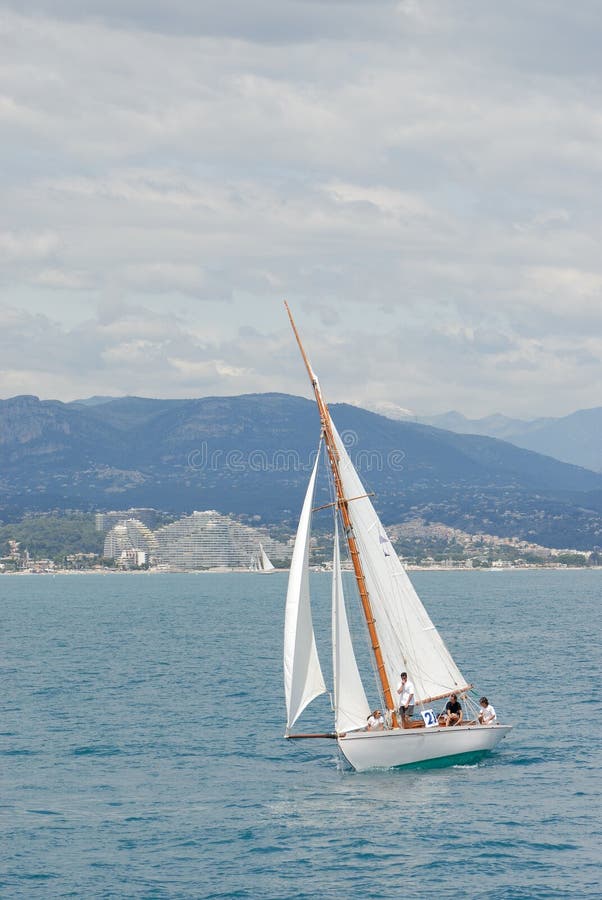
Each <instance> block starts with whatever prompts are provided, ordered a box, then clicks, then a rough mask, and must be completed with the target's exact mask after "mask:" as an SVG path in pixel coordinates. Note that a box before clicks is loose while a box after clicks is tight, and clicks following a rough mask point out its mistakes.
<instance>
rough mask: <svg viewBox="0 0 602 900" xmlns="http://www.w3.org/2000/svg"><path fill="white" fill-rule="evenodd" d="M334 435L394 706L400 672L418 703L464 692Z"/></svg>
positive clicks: (449, 655)
mask: <svg viewBox="0 0 602 900" xmlns="http://www.w3.org/2000/svg"><path fill="white" fill-rule="evenodd" d="M332 430H333V435H334V440H335V445H336V448H337V451H338V453H339V457H340V458H339V471H340V474H341V481H342V486H343V493H344V496H345V497H346V498H348V499H350V500H351V502H350V503H349V507H348V509H349V516H350V519H351V523H352V525H353V533H354V535H355V538H356V541H357V544H358V549H359V551H360V556H361V559H362V565H363V569H364V575H365V578H366V586H367V589H368V594H369V596H370V603H371V606H372V612H373V615H374V618H375V623H376V632H377V634H378V640H379V643H380V647H381V650H382V654H383V658H384V663H385V669H386V672H387V677H388V680H389V684H390V686H391V690H392V692H393V697H394V700H397V695H396V694H395V689H396V687H397V684H398V683H399V675H400V672H401V671H407V672H408V673H409V676H410V678H411V680H412V681H413V682H414V686H415V688H416V700H417V702H419V701H420V700H425V699H427V698H428V697H435V696H440V695H443V694H444V693H446V692H451V691H453V690H460V689H462V688H464V687H466V680H465V679H464V677H463V675H462V674H461V672H460V670H459V669H458V667H457V666H456V664H455V662H454V660H453V659H452V657H451V654H450V652H449V650H448V649H447V647H446V646H445V644H444V643H443V640H442V638H441V636H440V635H439V633H438V631H437V630H436V628H435V626H434V625H433V623H432V621H431V619H430V618H429V615H428V613H427V612H426V610H425V608H424V606H423V605H422V603H421V601H420V598H419V597H418V594H417V593H416V591H415V590H414V587H413V585H412V582H411V581H410V579H409V577H408V575H407V573H406V571H405V569H404V567H403V566H402V564H401V562H400V560H399V557H398V556H397V554H396V553H395V550H394V549H393V546H392V544H391V543H390V541H389V539H388V537H387V534H386V532H385V529H384V527H383V525H382V523H381V521H380V519H379V518H378V516H377V514H376V511H375V509H374V507H373V506H372V503H371V502H370V500H369V498H368V497H366V496H365V494H366V491H365V488H364V486H363V484H362V482H361V481H360V478H359V476H358V474H357V472H356V471H355V469H354V467H353V464H352V462H351V460H350V458H349V455H348V454H347V451H346V450H345V447H344V445H343V442H342V440H341V437H340V435H339V433H338V432H337V430H336V428H335V427H334V425H333V426H332ZM352 498H360V499H352Z"/></svg>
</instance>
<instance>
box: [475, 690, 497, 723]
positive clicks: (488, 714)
mask: <svg viewBox="0 0 602 900" xmlns="http://www.w3.org/2000/svg"><path fill="white" fill-rule="evenodd" d="M479 703H480V704H481V709H480V710H479V722H480V723H481V725H495V724H496V723H497V716H496V714H495V709H494V708H493V706H492V705H491V703H490V702H489V700H488V699H487V697H481V699H480V700H479Z"/></svg>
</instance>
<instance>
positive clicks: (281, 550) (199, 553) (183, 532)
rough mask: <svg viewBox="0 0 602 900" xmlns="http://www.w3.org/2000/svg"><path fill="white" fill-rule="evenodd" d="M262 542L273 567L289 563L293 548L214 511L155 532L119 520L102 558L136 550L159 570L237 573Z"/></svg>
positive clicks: (196, 514)
mask: <svg viewBox="0 0 602 900" xmlns="http://www.w3.org/2000/svg"><path fill="white" fill-rule="evenodd" d="M128 512H129V510H128ZM125 515H127V513H125ZM110 516H111V519H108V521H109V522H111V521H114V520H115V514H114V513H111V514H110ZM260 541H261V543H262V544H263V546H264V548H265V551H266V553H267V554H268V556H269V557H270V558H271V559H273V560H274V562H275V563H288V562H289V560H290V557H291V553H292V547H291V546H290V545H289V544H285V543H283V542H281V541H276V540H274V539H273V538H271V537H270V535H269V534H268V532H267V530H266V529H265V528H253V527H251V526H249V525H243V524H242V523H241V522H238V521H237V520H236V519H234V518H233V517H232V516H227V515H223V514H222V513H219V512H217V511H216V510H213V509H212V510H204V511H202V512H199V511H195V512H193V513H192V515H189V516H184V517H183V518H181V519H178V520H177V521H176V522H171V523H170V524H169V525H164V526H163V527H161V528H158V529H157V530H156V531H151V530H150V529H149V528H148V527H147V526H146V525H145V524H144V523H143V522H141V521H139V520H138V519H134V518H123V519H121V520H118V521H117V522H116V524H115V525H113V527H112V528H111V530H110V531H109V532H108V534H107V536H106V538H105V545H104V555H105V557H107V558H109V559H117V560H120V559H122V558H124V553H125V552H126V551H134V550H138V551H144V552H145V553H146V559H147V561H148V562H149V563H150V564H151V565H152V564H158V565H160V566H161V567H169V568H173V569H214V568H230V569H237V568H248V567H249V565H250V564H251V560H252V557H253V555H254V554H256V552H257V549H258V546H259V542H260Z"/></svg>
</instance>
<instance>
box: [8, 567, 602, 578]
mask: <svg viewBox="0 0 602 900" xmlns="http://www.w3.org/2000/svg"><path fill="white" fill-rule="evenodd" d="M405 568H406V570H407V571H408V572H476V573H481V574H482V573H488V572H525V571H537V570H541V571H545V572H549V571H554V572H582V571H584V572H589V571H596V570H600V569H602V565H601V566H566V565H557V566H554V565H549V566H546V565H539V566H538V565H525V566H495V567H489V568H475V567H473V566H414V565H408V566H406V567H405ZM288 572H289V569H276V570H275V571H274V572H270V575H276V574H279V573H280V574H287V575H288ZM243 574H244V575H250V576H257V575H264V573H262V572H252V571H250V570H249V569H226V568H223V567H220V568H215V569H53V570H52V571H41V572H35V571H33V570H26V571H19V572H0V579H1V578H4V577H6V578H12V577H15V576H20V577H22V576H28V575H35V576H36V577H39V576H46V577H48V576H50V577H51V578H52V577H54V576H55V575H243ZM312 574H315V575H331V574H332V573H331V572H330V571H329V570H328V569H319V570H314V571H313V573H312Z"/></svg>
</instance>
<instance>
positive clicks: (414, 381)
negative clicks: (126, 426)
mask: <svg viewBox="0 0 602 900" xmlns="http://www.w3.org/2000/svg"><path fill="white" fill-rule="evenodd" d="M601 45H602V11H601V9H600V4H599V2H597V0H579V3H578V4H568V3H566V2H565V0H520V2H519V0H506V2H504V3H503V4H500V3H495V2H489V0H396V2H393V0H229V2H228V0H220V2H218V0H171V2H170V3H166V2H158V0H145V2H142V0H118V2H117V0H38V2H33V0H18V2H17V0H14V2H11V0H9V2H4V3H3V4H2V6H1V7H0V162H1V165H0V200H1V202H0V397H2V398H6V397H10V396H14V395H16V394H36V395H37V396H39V397H42V398H44V399H59V400H64V401H67V400H73V399H76V398H82V397H88V396H91V395H110V396H121V395H125V394H136V395H139V396H151V397H201V396H207V395H216V394H217V395H234V394H242V393H250V392H257V391H260V392H263V391H281V392H287V393H293V394H301V395H305V396H309V388H308V384H307V379H306V375H305V371H304V369H303V366H302V363H301V360H300V358H299V355H298V352H297V349H296V346H295V344H294V340H293V337H292V334H291V331H290V328H289V325H288V320H287V317H286V314H285V310H284V307H283V300H284V299H285V298H286V299H287V300H288V302H289V304H290V306H291V308H292V310H293V314H294V315H295V318H296V320H297V325H298V327H299V330H300V332H301V334H302V337H303V339H304V342H305V346H306V349H307V351H308V353H309V356H310V358H311V360H312V363H313V366H314V369H315V370H316V371H317V373H318V375H319V376H320V380H321V383H322V386H323V389H324V392H325V395H326V397H327V399H329V400H331V401H333V402H334V401H337V402H338V401H346V402H350V403H355V404H358V405H362V406H367V407H370V408H373V409H382V410H389V411H390V410H396V409H398V408H401V409H407V410H410V411H411V412H413V413H415V414H417V415H428V414H434V413H438V412H443V411H445V410H449V409H457V410H460V411H461V412H463V413H464V414H466V415H468V416H472V417H475V416H482V415H488V414H491V413H495V412H501V413H505V414H507V415H511V416H518V417H522V418H534V417H536V416H542V415H564V414H566V413H569V412H572V411H573V410H575V409H582V408H587V407H592V406H599V405H601V403H602V399H601V398H602V302H601V293H602V253H601V252H600V247H601V245H602V192H601V191H600V181H601V175H602V83H601V77H600V76H601V73H602V55H601V54H600V51H599V48H600V46H601Z"/></svg>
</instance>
